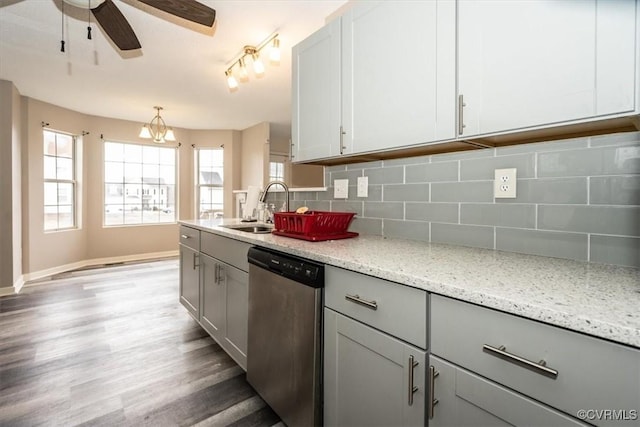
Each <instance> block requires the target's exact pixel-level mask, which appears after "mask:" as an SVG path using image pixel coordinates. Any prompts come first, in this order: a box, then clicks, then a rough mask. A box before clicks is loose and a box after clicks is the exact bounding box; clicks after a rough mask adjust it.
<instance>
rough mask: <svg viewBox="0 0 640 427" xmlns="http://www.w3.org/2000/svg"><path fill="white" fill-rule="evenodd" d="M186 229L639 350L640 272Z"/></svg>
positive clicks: (458, 251) (394, 243) (405, 245)
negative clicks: (339, 268)
mask: <svg viewBox="0 0 640 427" xmlns="http://www.w3.org/2000/svg"><path fill="white" fill-rule="evenodd" d="M180 223H181V224H184V225H187V226H191V227H195V228H199V229H200V230H204V231H209V232H213V233H216V234H220V235H223V236H227V237H232V238H234V239H237V240H241V241H244V242H248V243H252V244H255V245H258V246H263V247H266V248H271V249H275V250H279V251H283V252H286V253H290V254H293V255H297V256H301V257H305V258H309V259H313V260H316V261H319V262H322V263H325V264H330V265H334V266H337V267H343V268H346V269H349V270H352V271H357V272H360V273H364V274H368V275H371V276H376V277H380V278H383V279H387V280H391V281H394V282H398V283H402V284H405V285H408V286H412V287H416V288H420V289H424V290H426V291H429V292H434V293H437V294H440V295H446V296H449V297H453V298H457V299H460V300H463V301H468V302H471V303H475V304H479V305H482V306H485V307H490V308H494V309H498V310H502V311H505V312H507V313H512V314H516V315H520V316H523V317H526V318H529V319H534V320H539V321H542V322H545V323H549V324H552V325H556V326H561V327H564V328H567V329H571V330H574V331H578V332H583V333H586V334H589V335H593V336H596V337H600V338H605V339H608V340H611V341H615V342H618V343H623V344H627V345H631V346H634V347H637V348H640V270H637V269H632V268H623V267H615V266H607V265H602V264H589V263H585V262H579V261H571V260H564V259H556V258H545V257H539V256H531V255H522V254H516V253H510V252H499V251H493V250H487V249H474V248H466V247H461V246H451V245H441V244H433V243H431V244H430V243H424V242H414V241H410V240H399V239H387V238H383V237H378V236H359V237H357V238H353V239H345V240H335V241H327V242H313V243H312V242H306V241H303V240H297V239H290V238H287V237H279V236H274V235H271V234H250V233H245V232H242V231H236V230H233V229H229V228H224V227H221V226H222V225H233V224H239V223H240V221H238V220H229V219H226V220H194V221H180Z"/></svg>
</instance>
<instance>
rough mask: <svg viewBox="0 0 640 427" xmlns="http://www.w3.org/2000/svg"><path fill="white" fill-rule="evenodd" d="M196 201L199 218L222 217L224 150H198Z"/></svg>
mask: <svg viewBox="0 0 640 427" xmlns="http://www.w3.org/2000/svg"><path fill="white" fill-rule="evenodd" d="M196 170H197V177H196V180H197V182H196V191H197V194H196V200H197V201H198V206H197V209H198V216H199V217H200V218H209V217H212V218H213V217H217V216H222V214H223V213H222V212H223V208H224V188H223V185H224V150H222V149H221V148H215V149H208V148H200V149H198V150H196Z"/></svg>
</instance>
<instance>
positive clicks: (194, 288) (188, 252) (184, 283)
mask: <svg viewBox="0 0 640 427" xmlns="http://www.w3.org/2000/svg"><path fill="white" fill-rule="evenodd" d="M179 246H180V303H181V304H182V305H183V306H184V307H185V308H186V309H187V311H189V313H191V314H192V315H193V317H195V318H196V319H198V317H199V309H200V279H199V276H200V273H199V267H198V262H199V257H200V254H199V253H198V251H196V250H194V249H192V248H190V247H188V246H185V245H182V244H181V245H179Z"/></svg>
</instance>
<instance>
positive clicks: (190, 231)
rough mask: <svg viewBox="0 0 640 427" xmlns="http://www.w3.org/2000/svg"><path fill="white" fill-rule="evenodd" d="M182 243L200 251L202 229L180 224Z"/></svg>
mask: <svg viewBox="0 0 640 427" xmlns="http://www.w3.org/2000/svg"><path fill="white" fill-rule="evenodd" d="M180 244H182V245H185V246H188V247H190V248H191V249H194V250H196V251H200V230H196V229H195V228H191V227H186V226H184V225H181V226H180Z"/></svg>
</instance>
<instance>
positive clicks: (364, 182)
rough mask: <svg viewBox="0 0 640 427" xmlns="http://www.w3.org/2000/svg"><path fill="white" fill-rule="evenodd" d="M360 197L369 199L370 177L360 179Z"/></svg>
mask: <svg viewBox="0 0 640 427" xmlns="http://www.w3.org/2000/svg"><path fill="white" fill-rule="evenodd" d="M358 197H369V177H368V176H359V177H358Z"/></svg>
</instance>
